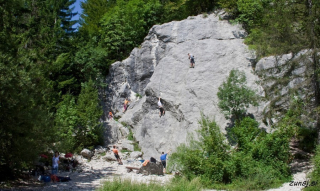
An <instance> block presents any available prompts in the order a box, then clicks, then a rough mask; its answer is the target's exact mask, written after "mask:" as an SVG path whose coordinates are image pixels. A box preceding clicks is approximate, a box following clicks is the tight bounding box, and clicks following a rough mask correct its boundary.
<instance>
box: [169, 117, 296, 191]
mask: <svg viewBox="0 0 320 191" xmlns="http://www.w3.org/2000/svg"><path fill="white" fill-rule="evenodd" d="M199 123H200V125H201V129H200V130H199V131H198V133H197V137H196V139H195V138H194V137H193V136H190V139H189V140H190V141H189V142H188V143H187V144H181V145H180V146H179V147H178V148H177V151H176V152H175V153H173V154H172V156H171V157H170V162H171V163H170V164H169V165H170V166H169V169H170V170H179V171H180V172H182V174H183V175H184V176H185V177H186V178H188V179H189V180H191V179H193V178H194V177H200V178H201V182H202V183H203V184H204V185H207V186H210V187H214V188H218V189H232V188H237V189H239V187H238V186H241V188H243V189H266V188H270V187H274V186H278V185H280V184H281V183H283V182H285V181H287V180H288V178H290V171H289V165H288V163H289V162H290V153H289V140H290V137H291V134H290V133H287V130H288V129H285V128H279V129H278V130H275V131H274V132H273V133H271V134H267V133H265V132H264V131H261V130H260V129H259V128H258V123H257V122H256V121H255V120H254V119H251V118H248V117H247V118H244V119H243V120H242V121H240V122H238V123H236V126H235V127H234V128H233V130H232V133H233V137H234V139H235V142H236V144H237V145H236V146H235V147H234V148H230V146H229V145H228V144H227V143H226V139H225V137H224V135H223V134H222V133H221V132H220V128H219V126H218V125H217V124H216V123H215V122H214V121H213V120H209V119H208V118H207V117H205V116H204V115H202V117H201V120H200V122H199ZM248 181H250V184H246V183H245V182H248Z"/></svg>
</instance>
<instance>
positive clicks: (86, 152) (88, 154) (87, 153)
mask: <svg viewBox="0 0 320 191" xmlns="http://www.w3.org/2000/svg"><path fill="white" fill-rule="evenodd" d="M80 154H81V155H82V156H83V157H84V158H87V159H90V158H91V157H92V156H93V153H92V152H91V151H90V150H89V149H83V150H82V151H81V153H80Z"/></svg>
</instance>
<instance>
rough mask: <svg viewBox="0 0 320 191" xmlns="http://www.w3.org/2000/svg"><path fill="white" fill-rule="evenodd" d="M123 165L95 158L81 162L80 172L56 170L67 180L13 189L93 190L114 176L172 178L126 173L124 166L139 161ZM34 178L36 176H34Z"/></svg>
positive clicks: (162, 180) (149, 179)
mask: <svg viewBox="0 0 320 191" xmlns="http://www.w3.org/2000/svg"><path fill="white" fill-rule="evenodd" d="M123 163H124V164H123V165H118V163H116V162H107V161H104V160H103V159H95V160H91V161H90V162H84V163H82V164H81V170H80V172H58V176H69V177H70V178H71V181H69V182H56V183H53V182H50V183H45V184H41V185H38V186H35V185H33V186H24V187H20V188H15V189H14V190H36V191H38V190H44V191H53V190H95V189H97V188H99V187H101V186H102V185H103V183H104V182H105V181H112V180H113V179H115V178H121V179H129V180H131V181H134V182H143V183H150V182H158V183H160V184H165V183H166V182H168V181H170V180H171V178H173V175H165V176H157V175H149V176H144V175H142V174H136V173H135V172H134V171H133V172H130V173H128V172H127V170H126V166H139V165H141V163H140V162H138V161H137V162H128V161H123ZM34 178H35V179H36V177H34Z"/></svg>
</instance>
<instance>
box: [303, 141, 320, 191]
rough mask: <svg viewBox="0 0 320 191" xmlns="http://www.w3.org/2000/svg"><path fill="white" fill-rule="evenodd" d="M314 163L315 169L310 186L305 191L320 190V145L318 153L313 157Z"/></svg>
mask: <svg viewBox="0 0 320 191" xmlns="http://www.w3.org/2000/svg"><path fill="white" fill-rule="evenodd" d="M312 163H313V165H314V169H313V171H312V172H311V174H310V175H309V177H310V181H309V184H310V186H309V187H307V188H305V189H304V190H307V191H318V190H320V145H318V146H317V148H316V153H315V155H314V156H313V157H312Z"/></svg>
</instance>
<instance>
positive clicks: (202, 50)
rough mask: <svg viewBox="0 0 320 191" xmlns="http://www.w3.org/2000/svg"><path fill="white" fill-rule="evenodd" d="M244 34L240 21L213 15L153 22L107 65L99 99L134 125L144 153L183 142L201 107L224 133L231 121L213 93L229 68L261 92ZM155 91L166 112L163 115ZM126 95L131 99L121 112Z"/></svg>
mask: <svg viewBox="0 0 320 191" xmlns="http://www.w3.org/2000/svg"><path fill="white" fill-rule="evenodd" d="M245 36H246V32H245V30H244V29H243V28H242V27H241V26H240V25H231V24H230V23H229V22H228V21H226V20H220V19H219V16H217V15H215V14H209V15H208V17H206V18H203V16H202V15H199V16H194V17H189V18H188V19H185V20H182V21H172V22H169V23H165V24H162V25H155V26H153V27H152V28H151V29H150V31H149V34H148V35H147V36H146V37H145V41H144V42H143V43H142V44H141V47H140V48H135V49H133V50H132V52H131V54H130V56H129V57H128V58H127V59H125V60H123V61H121V62H120V61H119V62H115V63H113V64H112V65H111V66H110V70H109V74H108V76H107V78H106V83H107V84H108V86H107V87H106V88H105V89H104V92H103V93H104V94H105V95H106V97H108V99H106V100H105V101H104V103H103V106H104V108H105V110H104V111H105V115H107V113H108V111H109V110H112V111H118V114H119V117H121V118H120V119H119V122H123V123H125V124H126V125H127V126H130V127H132V131H133V134H134V137H135V139H136V141H138V142H139V146H140V147H141V149H142V152H143V153H144V157H145V158H149V157H151V156H160V153H161V152H162V151H163V152H166V151H168V150H170V149H173V150H174V148H176V147H177V146H178V145H179V144H181V143H185V142H186V141H187V136H188V134H190V133H194V132H196V130H197V129H198V128H199V123H198V120H199V119H200V117H201V112H203V113H204V114H205V115H207V116H209V117H210V118H211V119H213V118H214V119H215V121H216V122H217V124H218V125H219V126H220V128H221V131H222V132H224V133H225V132H226V130H225V129H226V128H228V127H230V126H231V125H232V122H231V121H230V120H227V119H226V118H225V117H224V115H223V113H222V112H221V111H220V109H219V108H218V107H217V103H218V101H219V100H218V97H217V92H218V88H219V86H220V85H221V84H222V83H223V81H225V80H226V79H227V77H228V75H229V72H230V71H231V70H232V69H234V68H236V69H238V70H240V71H244V73H245V74H246V77H247V82H248V86H249V87H250V88H252V89H254V90H257V92H258V94H260V95H263V89H262V87H260V86H258V85H257V84H256V81H258V80H259V78H258V76H256V75H254V72H253V68H252V62H254V60H255V57H256V56H255V54H254V52H252V51H250V50H249V49H248V46H246V45H245V44H244V43H243V40H244V39H243V38H244V37H245ZM188 53H191V54H193V55H194V56H195V68H189V66H190V61H189V59H188V55H187V54H188ZM137 94H140V95H141V96H142V98H139V99H138V98H137V96H136V95H137ZM159 96H160V97H161V99H162V103H163V105H164V109H165V111H166V113H165V116H163V117H161V118H160V117H159V110H158V106H157V102H158V97H159ZM126 97H129V99H131V103H130V106H129V108H128V110H127V112H126V113H125V114H123V113H122V107H123V102H124V99H125V98H126ZM262 111H263V107H262V108H261V107H251V108H249V111H248V113H249V114H252V115H253V116H254V117H255V118H256V119H257V120H258V121H259V120H260V121H261V118H262V115H261V114H262ZM261 126H262V127H264V126H263V123H261ZM125 146H127V147H128V145H125ZM131 148H132V147H131ZM132 150H133V149H132Z"/></svg>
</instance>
